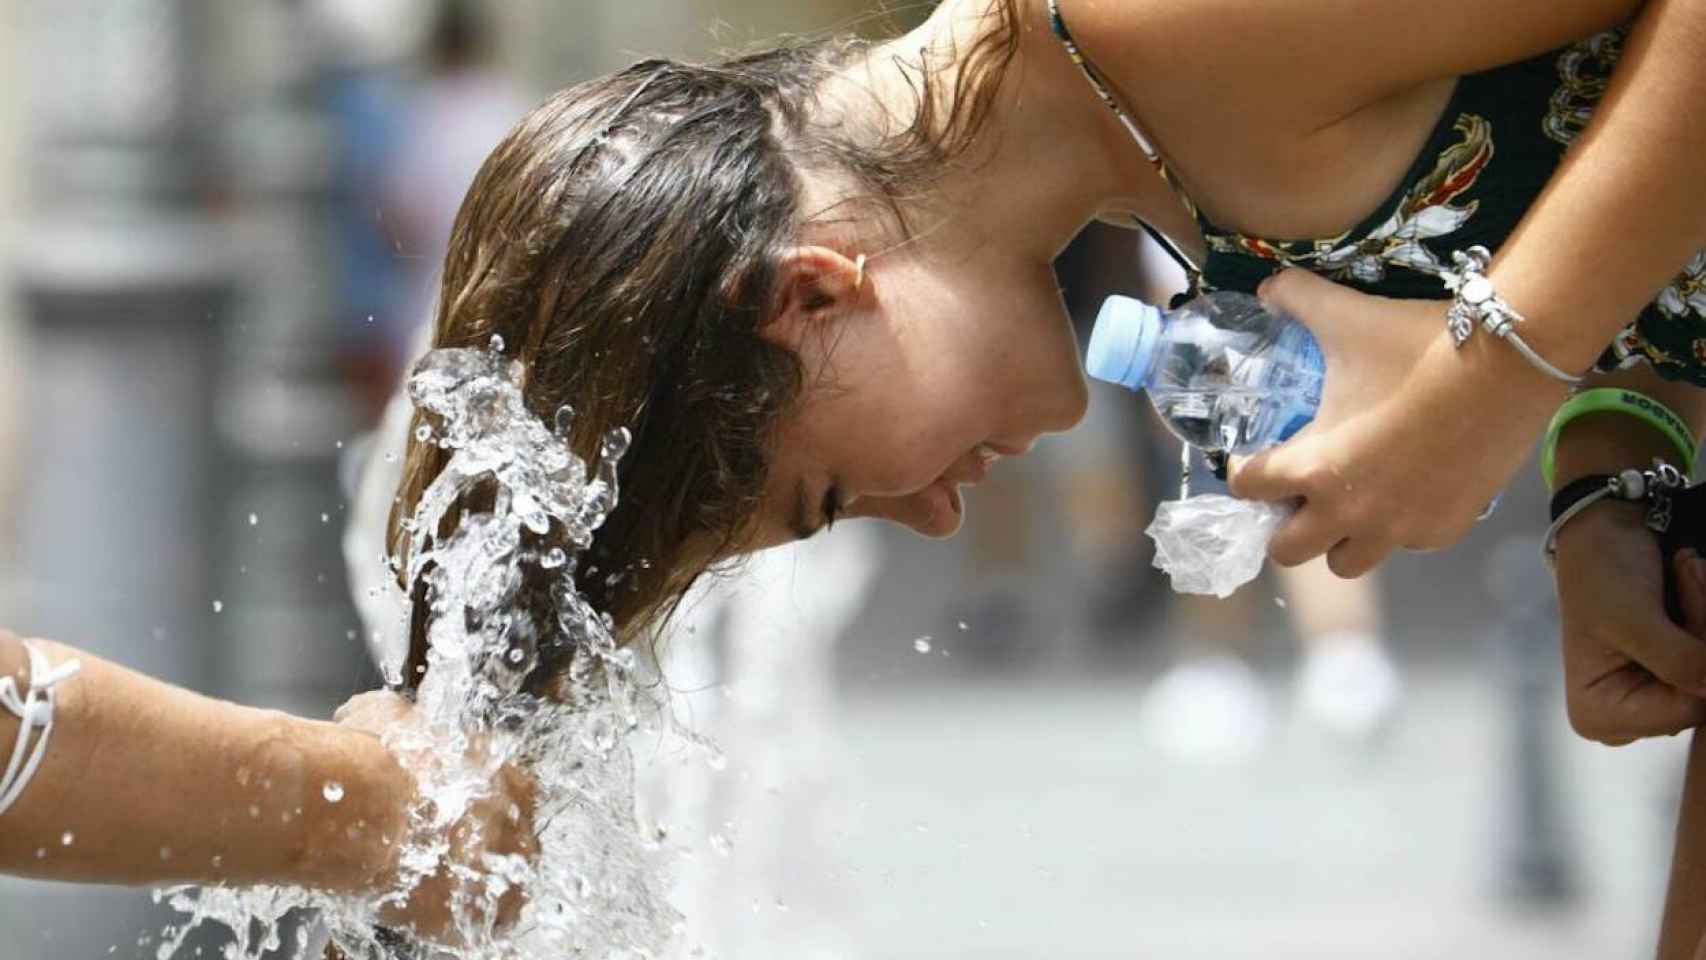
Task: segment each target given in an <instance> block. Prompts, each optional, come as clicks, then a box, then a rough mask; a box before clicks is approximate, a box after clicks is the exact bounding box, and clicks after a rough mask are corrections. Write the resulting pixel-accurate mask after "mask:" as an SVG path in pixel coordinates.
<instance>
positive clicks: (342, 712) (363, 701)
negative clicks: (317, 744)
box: [332, 690, 414, 735]
mask: <svg viewBox="0 0 1706 960" xmlns="http://www.w3.org/2000/svg"><path fill="white" fill-rule="evenodd" d="M413 707H414V704H413V703H411V702H410V701H409V699H408V698H407V697H404V696H402V695H401V694H397V693H393V692H392V691H390V690H369V691H368V692H367V693H358V694H356V695H355V696H353V697H351V698H349V700H347V701H345V702H344V705H343V706H341V707H339V708H338V709H337V711H336V712H335V713H333V714H332V720H333V722H335V723H339V724H342V725H344V726H346V727H349V728H351V729H353V730H361V731H363V732H365V733H371V734H375V735H377V734H380V733H383V732H384V731H385V729H386V728H387V727H389V726H391V725H392V724H394V723H396V722H398V721H399V720H401V719H403V717H404V716H406V715H407V714H408V712H409V711H410V710H411V709H412V708H413Z"/></svg>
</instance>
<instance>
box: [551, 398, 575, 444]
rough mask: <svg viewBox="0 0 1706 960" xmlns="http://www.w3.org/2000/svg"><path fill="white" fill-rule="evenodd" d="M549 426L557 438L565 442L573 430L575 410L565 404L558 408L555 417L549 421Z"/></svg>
mask: <svg viewBox="0 0 1706 960" xmlns="http://www.w3.org/2000/svg"><path fill="white" fill-rule="evenodd" d="M551 426H552V429H554V430H555V431H556V432H557V436H559V437H562V438H563V439H565V440H566V439H568V437H569V434H570V433H572V432H573V431H574V428H575V408H574V407H571V406H569V405H568V404H566V403H565V404H563V405H562V406H560V407H558V408H557V413H556V415H555V416H554V417H553V418H552V420H551Z"/></svg>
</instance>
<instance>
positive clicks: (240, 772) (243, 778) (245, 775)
mask: <svg viewBox="0 0 1706 960" xmlns="http://www.w3.org/2000/svg"><path fill="white" fill-rule="evenodd" d="M250 776H251V774H250V772H249V768H248V767H238V768H237V783H238V784H240V785H241V786H245V787H246V786H248V785H249V777H250Z"/></svg>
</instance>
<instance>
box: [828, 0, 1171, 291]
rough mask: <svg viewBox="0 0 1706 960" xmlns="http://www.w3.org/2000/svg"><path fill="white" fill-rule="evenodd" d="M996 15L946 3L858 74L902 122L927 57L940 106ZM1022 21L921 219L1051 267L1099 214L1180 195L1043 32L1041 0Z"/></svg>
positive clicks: (957, 1)
mask: <svg viewBox="0 0 1706 960" xmlns="http://www.w3.org/2000/svg"><path fill="white" fill-rule="evenodd" d="M997 15H998V13H997V12H996V11H995V10H992V8H991V0H944V2H943V3H942V4H941V5H940V6H939V7H937V9H936V10H935V12H934V13H932V14H931V16H930V18H929V20H927V21H926V22H925V23H923V24H922V25H920V26H919V27H918V28H917V29H915V30H913V31H911V32H910V33H907V34H906V35H904V36H901V37H898V38H896V39H895V40H892V41H890V42H888V43H885V44H883V45H881V46H879V47H877V48H875V49H874V50H872V52H871V54H870V55H869V57H868V58H866V60H865V61H864V62H863V63H862V64H859V65H856V66H855V68H854V69H855V71H857V72H858V73H860V74H862V75H863V76H862V82H863V83H864V84H866V85H868V89H869V90H870V91H871V92H872V93H873V94H875V95H876V97H877V99H878V100H879V101H880V102H881V103H882V104H883V105H884V106H885V108H886V109H887V110H888V111H890V112H891V114H892V115H893V116H894V117H895V118H896V120H897V122H906V121H909V120H910V119H911V117H912V115H913V111H914V110H915V109H916V104H915V102H914V96H915V93H914V91H915V90H916V89H917V86H918V85H917V78H916V74H917V69H918V66H917V65H918V63H919V59H920V54H919V52H920V51H921V50H922V51H930V56H929V58H928V63H929V64H930V65H931V67H932V68H934V69H936V71H937V72H936V74H935V76H936V78H937V82H938V83H939V84H940V88H939V89H940V102H941V103H942V105H943V106H944V107H945V105H946V104H947V103H949V102H951V101H952V99H953V97H954V96H955V95H956V93H957V92H958V91H956V89H955V86H954V85H955V83H956V82H957V80H958V78H957V77H956V75H955V70H954V68H953V67H952V66H946V67H944V66H943V65H945V64H948V63H949V61H950V55H951V54H950V52H951V51H955V50H958V51H965V50H967V49H969V48H970V47H971V46H972V44H974V43H975V42H976V40H977V38H978V37H979V36H981V35H982V34H983V33H984V32H985V31H988V30H991V29H995V28H996V21H995V20H994V18H995V17H996V16H997ZM1018 16H1019V22H1018V23H1017V24H1015V25H1014V28H1015V29H1016V30H1017V31H1018V33H1019V43H1018V49H1017V51H1016V53H1015V55H1014V58H1013V61H1012V63H1011V64H1009V65H1008V67H1007V73H1006V76H1005V78H1004V79H1003V82H1002V87H1001V90H1000V93H999V94H998V95H997V97H996V98H995V100H994V102H993V104H992V107H991V111H990V114H989V117H988V119H987V121H986V122H985V125H984V127H983V129H982V131H981V132H980V133H979V135H978V137H977V140H976V142H975V143H974V145H973V146H972V147H971V149H970V151H969V153H968V155H967V156H965V157H963V158H958V160H957V161H955V162H950V163H949V164H948V166H947V168H946V170H945V171H944V172H943V175H942V176H941V178H940V179H939V180H938V181H937V182H936V183H935V184H934V185H933V187H932V190H931V191H930V196H929V201H928V212H927V214H926V217H925V219H926V220H927V221H928V222H931V223H933V224H940V228H939V235H938V237H937V240H938V242H939V243H947V244H951V245H959V244H964V243H976V244H979V245H987V244H1003V245H1008V246H1012V247H1014V248H1016V249H1015V250H1014V251H1013V252H1014V253H1016V254H1022V255H1025V256H1027V257H1030V258H1042V259H1044V260H1052V259H1053V258H1054V257H1055V256H1056V255H1058V254H1059V252H1060V251H1061V250H1062V249H1063V248H1064V247H1065V246H1066V244H1067V243H1068V242H1069V241H1070V240H1071V239H1072V238H1073V237H1074V236H1075V235H1077V233H1078V232H1079V231H1080V230H1082V229H1083V228H1084V226H1085V225H1086V224H1088V223H1089V222H1090V221H1091V220H1093V219H1096V218H1097V217H1106V216H1113V215H1122V214H1123V215H1135V216H1139V217H1143V218H1144V219H1148V220H1154V219H1155V218H1156V217H1157V216H1166V215H1167V214H1170V213H1174V212H1176V210H1177V206H1178V200H1177V198H1176V197H1174V196H1173V194H1172V192H1171V191H1170V190H1169V189H1168V187H1167V186H1166V184H1165V183H1163V182H1162V181H1161V179H1160V178H1159V177H1157V176H1155V175H1154V174H1152V173H1151V172H1150V171H1149V169H1148V167H1147V165H1146V164H1145V162H1144V160H1143V158H1142V155H1141V154H1140V153H1139V152H1138V148H1137V145H1136V144H1135V143H1133V142H1132V141H1131V138H1130V135H1129V134H1128V133H1127V132H1126V131H1125V129H1124V128H1123V127H1122V126H1121V125H1120V124H1119V122H1118V120H1117V119H1116V118H1115V117H1114V116H1113V114H1112V112H1111V111H1109V110H1108V109H1107V108H1106V107H1104V106H1103V105H1102V103H1101V101H1100V100H1098V99H1097V98H1096V96H1095V94H1094V93H1093V92H1092V91H1091V90H1090V88H1089V87H1088V85H1087V84H1086V83H1085V81H1084V78H1083V76H1082V75H1081V74H1080V73H1079V71H1078V68H1077V66H1075V65H1074V64H1073V63H1072V61H1071V59H1070V58H1069V57H1068V56H1067V53H1066V50H1065V49H1064V48H1063V47H1062V45H1061V44H1060V41H1059V40H1057V39H1056V38H1055V36H1054V33H1053V31H1052V30H1050V29H1049V25H1048V14H1047V9H1046V4H1045V0H1019V2H1018ZM1163 222H1165V221H1163Z"/></svg>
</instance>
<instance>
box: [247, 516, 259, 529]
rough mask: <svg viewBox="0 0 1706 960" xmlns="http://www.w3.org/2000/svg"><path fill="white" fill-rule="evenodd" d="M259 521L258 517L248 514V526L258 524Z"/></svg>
mask: <svg viewBox="0 0 1706 960" xmlns="http://www.w3.org/2000/svg"><path fill="white" fill-rule="evenodd" d="M260 522H261V518H260V517H257V516H255V515H254V514H252V513H251V514H249V526H251V527H253V526H257V525H258V524H260Z"/></svg>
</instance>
